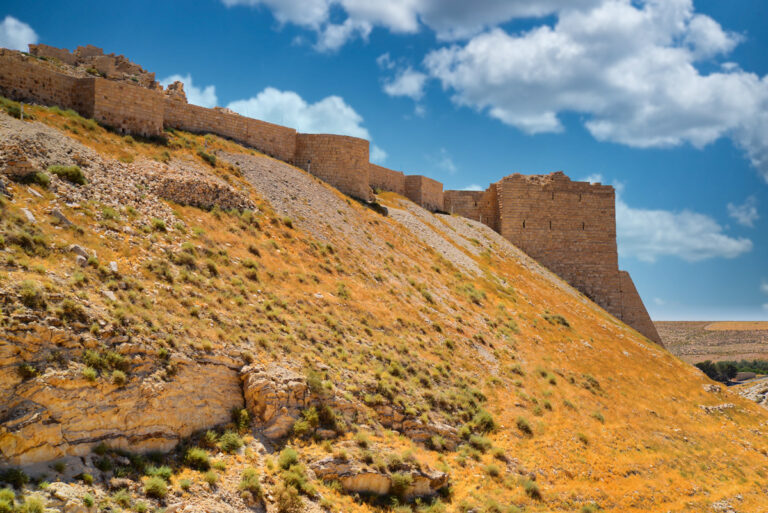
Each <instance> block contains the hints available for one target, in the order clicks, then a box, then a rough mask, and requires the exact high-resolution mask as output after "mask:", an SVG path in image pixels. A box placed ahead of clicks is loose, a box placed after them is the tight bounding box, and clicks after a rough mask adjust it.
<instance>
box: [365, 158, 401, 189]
mask: <svg viewBox="0 0 768 513" xmlns="http://www.w3.org/2000/svg"><path fill="white" fill-rule="evenodd" d="M369 168H370V175H369V176H370V178H369V179H370V184H371V187H372V188H374V189H376V188H378V189H381V190H383V191H390V192H396V193H397V194H400V195H401V196H405V174H404V173H402V172H400V171H393V170H391V169H387V168H386V167H382V166H377V165H376V164H369Z"/></svg>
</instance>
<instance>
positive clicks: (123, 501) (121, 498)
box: [112, 489, 131, 508]
mask: <svg viewBox="0 0 768 513" xmlns="http://www.w3.org/2000/svg"><path fill="white" fill-rule="evenodd" d="M112 502H114V503H115V504H117V505H119V506H122V507H124V508H127V507H128V506H130V505H131V494H130V493H128V491H127V490H125V489H122V490H119V491H117V492H115V493H113V494H112Z"/></svg>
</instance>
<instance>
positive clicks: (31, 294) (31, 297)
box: [19, 280, 46, 310]
mask: <svg viewBox="0 0 768 513" xmlns="http://www.w3.org/2000/svg"><path fill="white" fill-rule="evenodd" d="M19 296H20V299H21V303H22V304H23V305H24V306H26V307H27V308H31V309H33V310H42V309H44V308H45V306H46V300H45V294H44V293H43V291H42V289H41V288H40V287H38V286H37V285H36V284H35V282H33V281H30V280H24V281H22V282H21V286H20V287H19Z"/></svg>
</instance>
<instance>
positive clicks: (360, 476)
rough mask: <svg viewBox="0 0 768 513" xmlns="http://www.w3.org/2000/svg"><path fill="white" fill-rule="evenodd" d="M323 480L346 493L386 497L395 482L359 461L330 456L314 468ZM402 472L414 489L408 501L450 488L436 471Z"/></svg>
mask: <svg viewBox="0 0 768 513" xmlns="http://www.w3.org/2000/svg"><path fill="white" fill-rule="evenodd" d="M311 467H312V470H313V471H314V472H315V475H317V477H318V478H319V479H321V480H338V481H339V482H340V483H341V486H342V488H344V491H345V492H347V493H363V494H375V495H386V494H388V493H390V491H391V489H392V478H391V477H390V475H389V474H385V473H383V472H380V471H378V470H376V469H373V468H370V467H368V466H366V465H363V464H361V463H360V462H358V461H352V460H343V459H339V458H334V457H332V456H329V457H327V458H323V459H321V460H318V461H315V462H314V463H312V465H311ZM400 472H402V473H404V474H409V475H410V476H411V485H410V486H409V487H408V488H407V489H406V490H405V493H404V496H405V498H407V499H412V498H415V497H427V496H430V495H434V494H435V493H437V491H438V490H439V489H441V488H443V487H444V486H446V485H447V484H448V474H446V473H444V472H439V471H436V470H431V469H427V470H423V469H420V468H416V467H407V468H405V469H402V470H401V471H400Z"/></svg>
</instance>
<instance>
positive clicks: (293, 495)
mask: <svg viewBox="0 0 768 513" xmlns="http://www.w3.org/2000/svg"><path fill="white" fill-rule="evenodd" d="M274 497H275V502H276V504H277V511H278V513H301V511H303V509H304V503H303V501H302V500H301V495H299V491H298V490H297V489H296V488H294V487H293V486H288V485H286V484H284V483H281V484H279V485H278V486H277V488H276V489H275V492H274Z"/></svg>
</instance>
